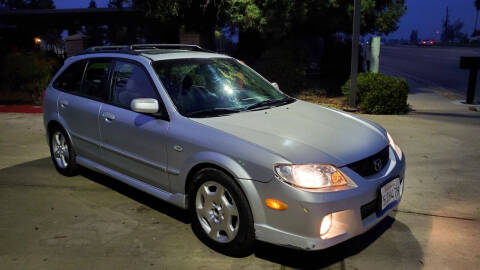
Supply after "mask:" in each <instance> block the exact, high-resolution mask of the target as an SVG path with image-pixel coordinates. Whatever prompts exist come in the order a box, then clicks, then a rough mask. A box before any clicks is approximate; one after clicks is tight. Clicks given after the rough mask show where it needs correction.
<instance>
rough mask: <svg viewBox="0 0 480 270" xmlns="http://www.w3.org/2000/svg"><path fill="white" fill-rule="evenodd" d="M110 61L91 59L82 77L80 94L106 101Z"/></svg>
mask: <svg viewBox="0 0 480 270" xmlns="http://www.w3.org/2000/svg"><path fill="white" fill-rule="evenodd" d="M110 65H111V61H110V60H109V59H92V60H90V61H88V65H87V68H86V70H85V76H84V77H83V85H82V91H81V92H82V94H84V95H87V96H90V97H93V98H97V99H101V100H106V99H107V84H108V72H109V70H110Z"/></svg>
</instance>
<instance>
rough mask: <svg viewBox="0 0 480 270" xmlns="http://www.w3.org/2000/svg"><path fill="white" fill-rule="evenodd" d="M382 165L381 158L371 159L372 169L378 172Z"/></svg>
mask: <svg viewBox="0 0 480 270" xmlns="http://www.w3.org/2000/svg"><path fill="white" fill-rule="evenodd" d="M382 167H383V164H382V160H381V159H379V158H377V159H375V160H374V161H373V170H374V171H375V172H379V171H380V170H381V169H382Z"/></svg>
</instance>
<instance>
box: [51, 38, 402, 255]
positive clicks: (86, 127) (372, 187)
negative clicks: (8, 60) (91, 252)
mask: <svg viewBox="0 0 480 270" xmlns="http://www.w3.org/2000/svg"><path fill="white" fill-rule="evenodd" d="M43 109H44V122H45V127H46V130H47V139H48V144H49V146H50V151H51V156H52V160H53V164H54V165H55V167H56V169H57V170H58V171H59V172H60V173H61V174H63V175H66V176H71V175H74V174H75V173H76V172H77V170H78V168H79V166H82V167H86V168H89V169H92V170H95V171H98V172H101V173H103V174H106V175H108V176H111V177H113V178H115V179H118V180H120V181H122V182H124V183H126V184H128V185H131V186H132V187H134V188H137V189H140V190H142V191H145V192H147V193H149V194H151V195H153V196H155V197H158V198H160V199H162V200H165V201H167V202H169V203H172V204H174V205H176V206H178V207H180V208H183V209H188V211H189V213H190V217H191V224H192V228H193V231H194V232H195V234H196V235H197V237H198V238H199V239H201V240H202V241H203V242H204V243H205V244H207V245H208V246H209V247H211V248H214V249H215V250H218V251H221V252H223V253H227V254H232V255H235V254H243V253H246V252H248V251H249V249H250V247H251V246H252V244H253V242H254V241H255V239H257V240H261V241H265V242H269V243H273V244H276V245H282V246H289V247H293V248H299V249H304V250H318V249H324V248H327V247H330V246H332V245H335V244H338V243H340V242H343V241H345V240H347V239H349V238H352V237H354V236H356V235H359V234H361V233H363V232H365V231H367V230H368V229H370V228H372V227H373V226H374V225H375V224H377V223H378V222H379V221H381V220H382V219H383V218H385V217H386V215H388V213H389V212H390V211H391V210H392V209H393V208H394V207H395V206H396V205H397V204H398V203H399V202H400V200H401V198H402V192H403V185H404V176H405V156H404V155H403V154H402V150H401V149H400V148H399V147H398V146H397V145H396V144H395V143H394V141H393V139H392V137H391V136H390V135H389V134H388V133H387V132H386V131H385V129H383V128H382V127H381V126H379V125H377V124H375V123H373V122H371V121H368V120H364V119H361V118H360V117H358V116H356V115H351V114H348V113H345V112H342V111H338V110H334V109H331V108H326V107H322V106H318V105H314V104H311V103H307V102H303V101H300V100H296V99H294V98H291V97H289V96H288V95H286V94H284V93H283V92H282V91H280V90H279V87H278V85H277V84H276V83H270V82H269V81H267V80H266V79H265V78H263V77H262V76H260V75H259V74H258V73H256V72H255V71H254V70H252V69H251V68H249V67H248V66H246V65H245V64H243V63H242V62H240V61H238V60H236V59H234V58H232V57H228V56H226V55H221V54H216V53H212V52H209V51H207V50H204V49H202V48H200V47H198V46H193V45H181V44H180V45H168V44H149V45H132V46H111V47H92V48H90V49H88V50H86V51H84V52H82V53H81V54H79V55H76V56H74V57H71V58H69V59H67V60H66V61H65V65H64V66H63V67H62V68H61V69H60V71H59V72H58V74H57V75H56V76H55V77H54V79H53V80H52V82H51V83H50V85H49V86H48V89H47V91H46V95H45V99H44V105H43Z"/></svg>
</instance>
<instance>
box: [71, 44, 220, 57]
mask: <svg viewBox="0 0 480 270" xmlns="http://www.w3.org/2000/svg"><path fill="white" fill-rule="evenodd" d="M156 49H161V50H190V51H200V52H210V53H214V52H213V51H210V50H207V49H204V48H202V47H200V46H198V45H190V44H133V45H116V46H94V47H90V48H88V49H86V50H84V51H82V52H80V53H78V54H77V55H82V54H91V53H112V52H113V53H126V54H140V51H142V50H156Z"/></svg>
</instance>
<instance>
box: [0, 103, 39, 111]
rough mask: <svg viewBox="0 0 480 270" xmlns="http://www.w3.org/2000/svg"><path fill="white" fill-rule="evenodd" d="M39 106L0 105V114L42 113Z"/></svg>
mask: <svg viewBox="0 0 480 270" xmlns="http://www.w3.org/2000/svg"><path fill="white" fill-rule="evenodd" d="M42 112H43V110H42V107H41V106H32V105H0V113H42Z"/></svg>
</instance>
